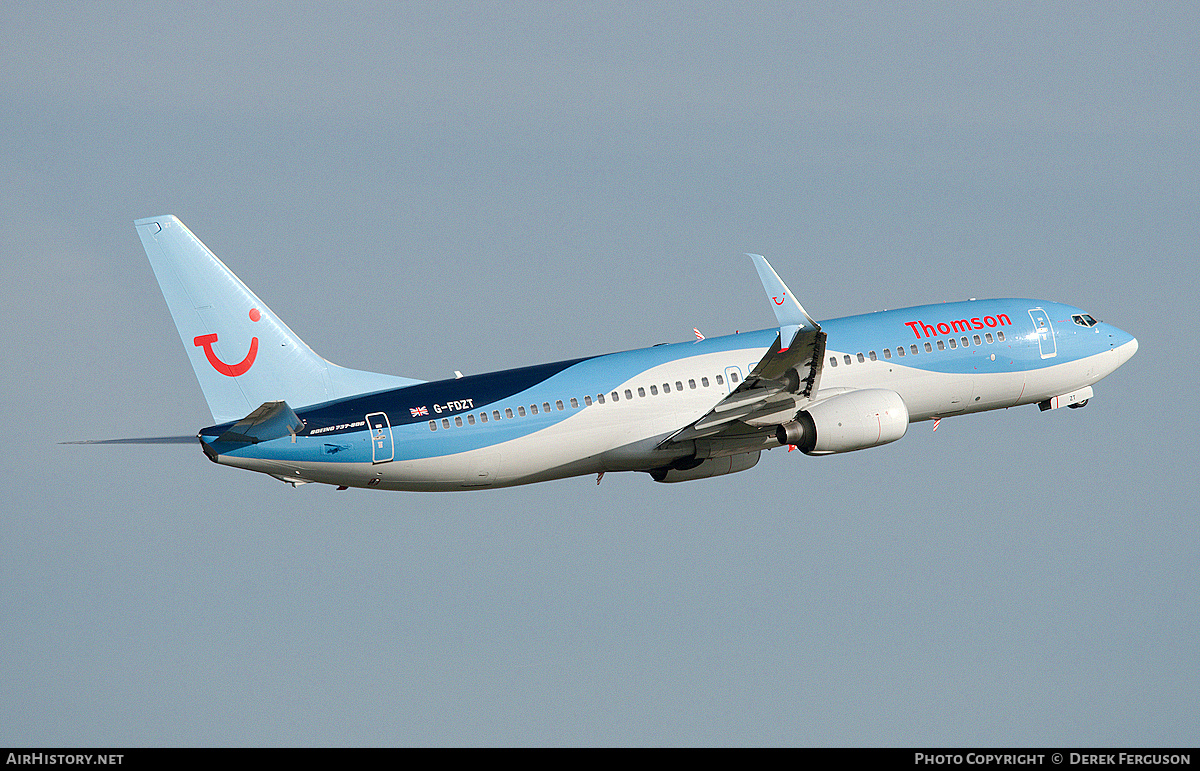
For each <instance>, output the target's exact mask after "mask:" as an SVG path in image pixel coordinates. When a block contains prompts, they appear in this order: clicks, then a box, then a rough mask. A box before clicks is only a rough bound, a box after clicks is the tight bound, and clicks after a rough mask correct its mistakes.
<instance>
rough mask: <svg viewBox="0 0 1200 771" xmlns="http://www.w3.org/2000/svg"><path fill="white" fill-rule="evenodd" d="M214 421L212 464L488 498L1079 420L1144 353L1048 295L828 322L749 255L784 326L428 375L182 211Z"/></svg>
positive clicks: (189, 319)
mask: <svg viewBox="0 0 1200 771" xmlns="http://www.w3.org/2000/svg"><path fill="white" fill-rule="evenodd" d="M135 225H136V227H137V232H138V235H139V236H140V237H141V240H142V244H143V246H144V247H145V250H146V255H147V256H148V257H149V258H150V263H151V265H152V266H153V268H154V273H155V275H156V277H157V278H158V282H159V285H160V286H161V287H162V291H163V295H164V297H165V298H166V301H167V305H168V307H169V308H170V311H171V315H172V316H173V317H174V320H175V324H176V326H177V327H178V329H179V334H180V337H181V338H182V340H183V346H184V349H185V350H186V351H187V355H188V358H189V359H190V360H191V363H192V367H193V368H194V370H195V372H196V376H197V378H199V380H200V386H201V388H202V390H203V392H204V396H205V398H206V399H207V401H208V405H209V408H210V409H211V410H212V414H213V419H214V421H215V422H216V424H217V425H214V426H212V427H210V428H205V429H202V430H201V431H200V432H199V435H198V439H199V442H200V444H201V447H202V449H203V451H204V454H205V455H207V456H208V458H209V459H210V460H212V461H213V462H215V463H219V464H222V465H226V466H236V467H238V468H244V469H250V470H252V471H260V472H263V473H265V474H270V475H271V476H273V477H276V478H277V479H281V480H283V481H285V482H290V483H293V484H302V483H306V482H323V483H326V484H331V485H338V486H339V487H343V488H344V487H366V488H378V489H383V490H478V489H483V488H489V487H505V486H510V485H522V484H529V483H532V482H543V481H546V480H550V479H560V478H563V477H571V476H578V475H584V474H587V475H593V474H594V475H598V476H597V478H598V479H599V476H600V475H603V474H604V473H605V472H610V471H643V472H646V473H648V474H650V476H651V477H652V478H653V479H655V480H657V481H659V482H681V481H686V480H691V479H702V478H705V477H711V476H717V475H720V474H729V473H732V472H735V471H744V470H746V469H749V468H751V467H752V466H754V465H755V464H756V463H757V462H758V459H759V455H760V453H761V452H762V451H763V450H764V449H769V448H771V447H779V446H784V445H787V446H789V447H791V446H794V447H796V448H798V449H800V450H802V451H803V452H804V453H806V454H808V455H826V454H831V453H841V452H850V451H853V450H862V449H866V448H869V447H875V446H878V445H881V444H886V443H888V442H893V441H895V440H897V439H899V438H900V437H902V436H904V434H905V432H906V431H907V430H908V426H909V423H912V422H914V421H920V420H931V419H939V418H944V417H949V416H952V415H963V414H967V413H972V412H982V411H985V410H994V409H1000V408H1002V407H1014V406H1017V405H1021V404H1037V405H1039V406H1040V407H1041V408H1042V409H1054V408H1057V407H1062V406H1066V407H1082V406H1083V405H1085V404H1087V402H1088V400H1089V399H1090V398H1091V397H1092V385H1093V384H1094V383H1096V382H1097V381H1098V380H1100V379H1101V378H1103V377H1104V376H1106V375H1108V374H1109V373H1111V372H1112V371H1113V370H1115V369H1116V368H1117V367H1119V366H1121V365H1122V364H1124V363H1125V362H1126V361H1128V360H1129V358H1130V357H1131V356H1133V354H1134V352H1135V351H1137V347H1138V343H1137V340H1135V339H1134V338H1133V337H1132V336H1131V335H1129V334H1127V333H1125V332H1122V331H1121V330H1120V329H1117V328H1116V327H1114V326H1111V325H1109V324H1106V323H1104V322H1100V321H1097V320H1096V319H1095V318H1093V317H1092V316H1091V315H1089V314H1087V313H1085V312H1084V311H1082V310H1080V309H1079V308H1073V307H1071V306H1068V305H1062V304H1060V303H1056V302H1047V301H1044V300H1024V299H1006V300H979V301H975V300H971V301H967V302H956V303H945V304H941V305H922V306H917V307H914V308H904V309H902V310H893V311H882V312H879V313H870V314H866V315H862V316H850V317H846V318H840V319H832V320H828V321H823V322H820V323H818V322H817V321H816V320H814V319H813V318H812V317H811V316H809V315H808V313H807V312H806V311H805V310H804V308H803V307H801V305H800V303H799V302H797V300H796V297H795V296H794V295H793V294H792V292H791V291H790V290H789V289H788V288H787V286H785V285H784V282H783V281H782V280H780V278H779V276H778V275H777V274H776V273H775V271H774V270H773V269H772V268H771V266H770V265H769V264H768V263H767V261H766V260H765V259H764V258H763V257H761V256H758V255H750V257H751V259H752V260H753V261H754V265H755V267H756V268H757V270H758V274H759V278H760V279H761V280H762V284H763V287H764V289H765V290H766V294H767V297H768V299H769V301H770V304H771V307H772V309H773V310H774V311H775V315H776V319H777V322H778V324H777V326H775V327H772V328H770V329H765V330H761V331H758V332H748V333H743V334H734V335H727V336H724V337H715V338H711V337H710V338H703V337H702V336H701V335H699V334H697V338H699V339H696V340H689V341H688V342H683V343H673V344H663V345H657V346H654V347H652V348H643V349H640V350H635V351H625V352H623V353H613V354H608V355H604V356H589V357H586V358H582V359H573V360H570V361H560V362H555V363H553V364H542V365H538V366H533V367H523V368H520V369H511V370H505V371H503V372H492V373H488V374H482V375H469V376H466V377H456V378H453V379H450V380H440V381H436V382H423V381H420V380H414V379H412V378H406V377H398V376H395V375H385V374H380V373H375V372H364V371H360V370H353V369H347V368H344V367H339V366H337V365H335V364H331V363H330V362H328V361H326V360H325V359H323V358H321V357H320V356H318V355H317V354H316V353H314V352H313V351H312V349H310V348H309V347H308V346H307V345H305V344H304V343H303V342H302V341H301V340H300V339H299V338H298V337H297V336H296V335H295V333H293V332H292V330H290V329H289V328H288V327H287V325H285V324H284V323H283V322H282V321H281V320H280V319H279V318H278V317H277V316H276V315H275V314H274V313H272V312H271V310H270V309H269V308H268V307H267V306H266V305H265V304H263V302H262V300H260V299H259V298H258V297H257V296H256V295H255V294H254V293H253V292H251V291H250V290H249V289H248V288H247V287H246V285H245V284H243V283H242V282H241V281H240V280H238V278H237V277H236V276H235V275H234V274H233V273H232V272H231V271H230V270H229V269H228V268H227V267H225V265H224V264H223V263H222V262H221V261H220V260H218V259H217V258H216V256H215V255H213V253H212V252H211V251H209V250H208V248H207V247H205V246H204V244H202V243H201V242H200V240H199V239H197V238H196V237H195V236H194V235H193V234H192V232H191V231H190V230H188V229H187V228H186V227H185V226H184V225H183V223H182V222H180V221H179V220H178V219H176V218H175V217H173V216H162V217H150V218H148V219H141V220H137V221H136V223H135Z"/></svg>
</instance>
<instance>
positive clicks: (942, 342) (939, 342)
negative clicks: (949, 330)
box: [938, 340, 946, 351]
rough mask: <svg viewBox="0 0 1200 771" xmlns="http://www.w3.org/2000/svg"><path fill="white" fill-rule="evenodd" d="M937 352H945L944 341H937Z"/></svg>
mask: <svg viewBox="0 0 1200 771" xmlns="http://www.w3.org/2000/svg"><path fill="white" fill-rule="evenodd" d="M938 350H939V351H944V350H946V341H944V340H938Z"/></svg>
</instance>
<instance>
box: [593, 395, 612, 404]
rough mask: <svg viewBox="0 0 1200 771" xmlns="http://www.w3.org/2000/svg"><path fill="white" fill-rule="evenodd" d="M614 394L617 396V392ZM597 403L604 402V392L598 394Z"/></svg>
mask: <svg viewBox="0 0 1200 771" xmlns="http://www.w3.org/2000/svg"><path fill="white" fill-rule="evenodd" d="M613 395H614V396H615V395H616V394H613ZM596 403H597V404H604V394H596Z"/></svg>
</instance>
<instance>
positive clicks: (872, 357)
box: [867, 351, 879, 361]
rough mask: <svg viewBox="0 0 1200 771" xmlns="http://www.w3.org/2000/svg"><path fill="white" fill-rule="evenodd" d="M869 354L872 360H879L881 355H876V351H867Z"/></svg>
mask: <svg viewBox="0 0 1200 771" xmlns="http://www.w3.org/2000/svg"><path fill="white" fill-rule="evenodd" d="M867 355H868V356H870V357H871V361H879V357H878V356H876V355H875V352H874V351H867Z"/></svg>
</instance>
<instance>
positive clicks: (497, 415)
mask: <svg viewBox="0 0 1200 771" xmlns="http://www.w3.org/2000/svg"><path fill="white" fill-rule="evenodd" d="M508 416H509V417H510V418H511V417H512V411H511V410H509V413H508ZM499 419H500V410H492V420H499Z"/></svg>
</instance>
